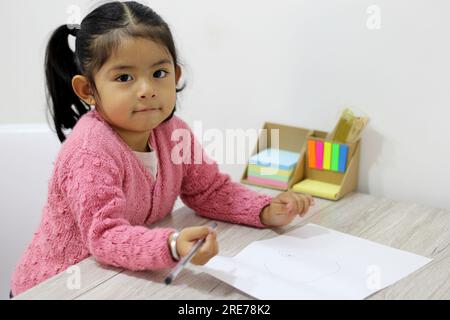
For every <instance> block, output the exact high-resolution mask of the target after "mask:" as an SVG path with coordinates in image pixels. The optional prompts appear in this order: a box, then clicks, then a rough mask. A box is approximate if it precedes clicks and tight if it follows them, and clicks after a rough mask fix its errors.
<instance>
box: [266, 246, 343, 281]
mask: <svg viewBox="0 0 450 320" xmlns="http://www.w3.org/2000/svg"><path fill="white" fill-rule="evenodd" d="M311 266H315V267H314V268H312V267H311ZM264 267H265V269H266V270H267V271H268V272H269V273H271V274H272V275H273V276H276V277H282V278H283V279H285V280H288V281H292V282H296V283H302V284H305V283H310V282H314V281H318V280H321V279H323V278H326V277H329V276H331V275H334V274H336V273H339V271H340V270H341V265H340V264H339V262H338V261H335V260H330V259H328V258H326V257H323V256H321V255H320V254H315V253H309V252H308V253H307V252H293V251H286V250H283V251H281V250H280V251H274V252H273V253H272V254H271V255H268V256H267V257H266V259H265V261H264Z"/></svg>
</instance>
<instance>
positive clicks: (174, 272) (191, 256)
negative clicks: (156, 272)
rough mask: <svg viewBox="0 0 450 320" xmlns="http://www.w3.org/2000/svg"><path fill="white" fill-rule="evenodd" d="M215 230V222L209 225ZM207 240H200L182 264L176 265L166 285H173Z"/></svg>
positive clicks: (182, 259)
mask: <svg viewBox="0 0 450 320" xmlns="http://www.w3.org/2000/svg"><path fill="white" fill-rule="evenodd" d="M209 226H210V227H211V228H213V229H214V230H215V229H216V228H217V223H216V222H213V223H211V224H210V225H209ZM205 241H206V238H203V239H200V240H198V241H197V242H196V243H195V244H194V245H193V246H192V248H191V251H189V253H188V254H187V255H186V256H184V257H183V258H181V260H180V262H179V263H178V264H177V265H176V267H175V268H173V269H172V271H171V272H170V273H169V275H168V276H167V277H166V279H165V280H164V282H165V283H166V284H170V283H172V281H173V280H174V279H175V277H176V276H177V275H178V274H179V273H180V271H181V270H183V268H184V267H185V266H186V265H187V264H188V263H189V262H190V261H191V259H192V258H193V257H194V255H195V254H196V253H197V251H198V249H200V247H201V246H202V245H203V244H204V243H205Z"/></svg>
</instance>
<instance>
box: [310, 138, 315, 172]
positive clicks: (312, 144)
mask: <svg viewBox="0 0 450 320" xmlns="http://www.w3.org/2000/svg"><path fill="white" fill-rule="evenodd" d="M308 162H309V167H310V168H312V169H314V168H315V167H316V142H315V141H314V140H308Z"/></svg>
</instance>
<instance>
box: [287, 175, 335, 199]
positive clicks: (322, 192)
mask: <svg viewBox="0 0 450 320" xmlns="http://www.w3.org/2000/svg"><path fill="white" fill-rule="evenodd" d="M292 190H294V191H295V192H300V193H307V194H310V195H312V196H316V197H320V198H325V199H332V200H335V199H336V198H337V196H338V193H339V191H340V190H341V186H340V185H337V184H332V183H327V182H322V181H317V180H311V179H305V180H303V181H300V182H299V183H297V184H295V185H294V186H293V187H292Z"/></svg>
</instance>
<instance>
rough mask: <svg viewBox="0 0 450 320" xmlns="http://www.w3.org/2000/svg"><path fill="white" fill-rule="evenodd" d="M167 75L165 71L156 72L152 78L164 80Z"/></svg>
mask: <svg viewBox="0 0 450 320" xmlns="http://www.w3.org/2000/svg"><path fill="white" fill-rule="evenodd" d="M167 74H168V72H167V71H165V70H158V71H156V72H155V73H154V74H153V76H154V77H156V78H164V77H166V76H167Z"/></svg>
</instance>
